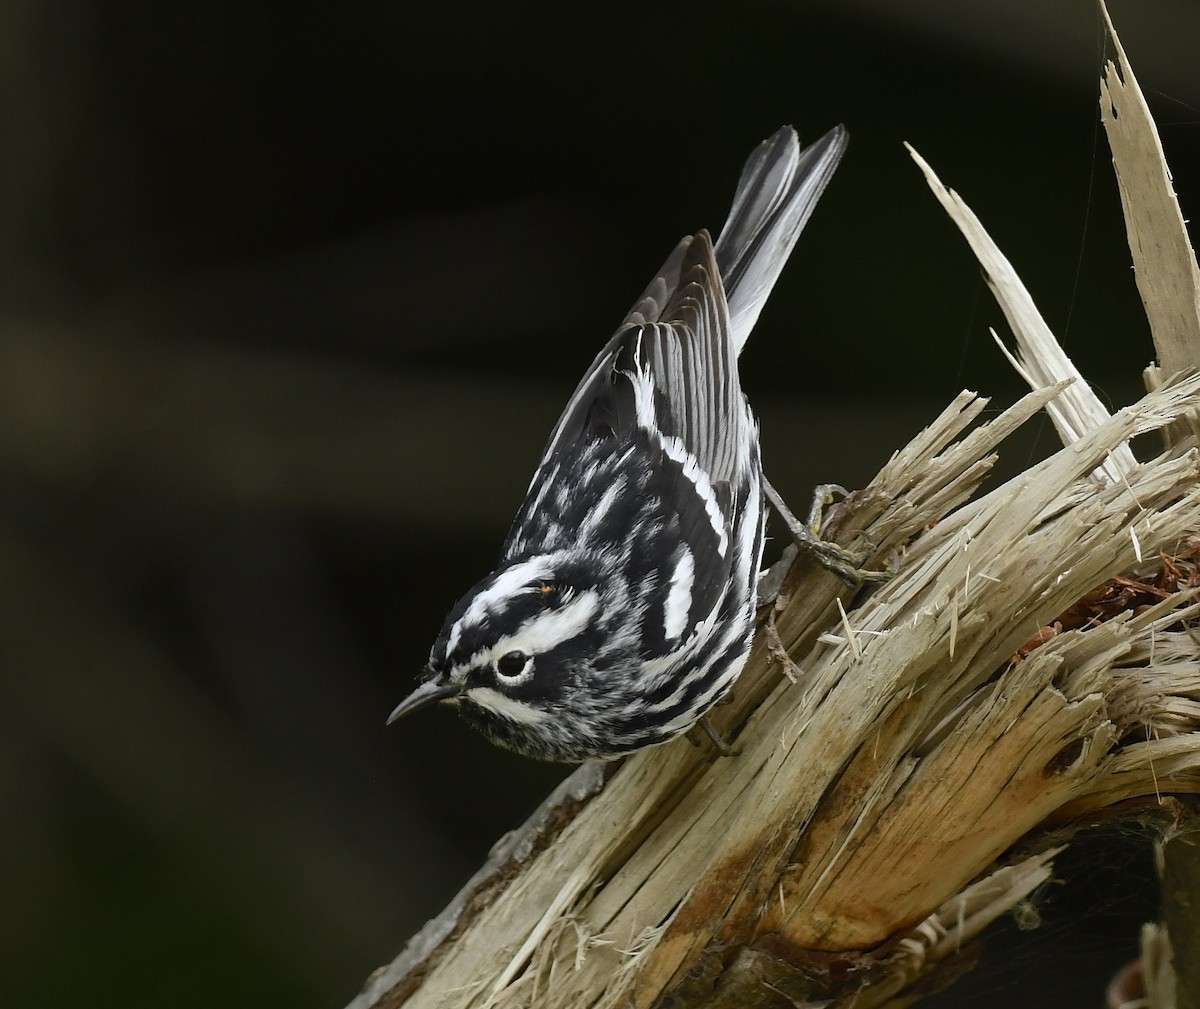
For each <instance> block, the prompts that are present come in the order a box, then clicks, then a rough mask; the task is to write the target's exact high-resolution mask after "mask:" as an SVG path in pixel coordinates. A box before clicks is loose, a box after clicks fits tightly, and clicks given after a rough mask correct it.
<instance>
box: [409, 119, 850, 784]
mask: <svg viewBox="0 0 1200 1009" xmlns="http://www.w3.org/2000/svg"><path fill="white" fill-rule="evenodd" d="M845 146H846V133H845V130H844V129H843V128H842V127H837V128H836V129H834V130H832V131H830V132H829V133H827V134H826V135H825V136H824V137H822V138H821V139H820V140H818V141H817V142H816V143H814V144H812V145H810V146H808V147H807V148H802V147H801V146H800V144H799V141H798V140H797V137H796V134H795V131H794V130H792V129H791V128H790V127H785V128H783V129H781V130H779V131H778V132H777V133H775V135H774V136H772V137H771V138H770V139H768V140H766V141H765V142H764V143H763V144H761V145H760V146H759V148H758V149H757V150H756V151H755V152H754V153H753V154H752V155H751V157H750V159H749V160H748V161H747V163H746V166H745V168H744V169H743V171H742V175H741V178H740V180H739V182H738V187H737V191H736V194H735V196H734V202H733V207H732V208H731V210H730V212H729V218H728V220H727V221H726V222H725V226H724V228H723V229H722V231H721V234H720V237H719V238H718V239H717V242H716V244H715V246H714V245H713V243H712V241H711V239H710V238H709V235H708V233H707V232H706V231H700V232H698V233H697V234H695V235H692V236H690V237H688V238H685V239H683V240H682V241H681V242H680V243H679V245H677V246H676V248H675V251H674V252H672V253H671V255H670V257H669V258H668V259H667V261H666V263H665V264H664V266H663V268H662V270H661V271H660V272H659V274H658V276H656V277H655V279H654V280H653V281H652V282H651V284H650V286H649V287H648V288H647V289H646V291H645V293H644V294H643V295H642V297H641V298H640V299H639V300H638V302H637V304H636V305H634V307H633V309H632V310H631V311H630V313H629V315H628V316H627V317H626V319H625V321H624V322H623V323H622V325H621V327H620V328H619V329H618V330H617V332H616V334H615V335H614V336H613V337H612V339H611V340H610V341H609V342H608V344H607V345H606V346H605V347H604V349H603V350H602V351H601V352H600V353H599V354H598V355H597V356H596V359H595V360H594V361H593V362H592V365H591V367H590V368H589V369H588V371H587V373H586V374H585V375H584V377H583V380H582V381H581V382H580V383H579V386H578V388H576V390H575V392H574V394H573V395H572V396H571V399H570V401H569V402H568V403H567V406H566V409H565V410H564V411H563V414H562V416H561V418H560V419H559V421H558V423H557V425H556V426H555V428H554V431H553V432H552V434H551V436H550V440H549V443H548V444H547V446H546V449H545V452H544V453H543V456H542V459H541V462H540V464H539V466H538V469H537V471H536V473H535V474H534V477H533V481H532V482H531V483H530V485H529V490H528V493H527V496H526V499H525V502H524V503H523V504H522V506H521V509H520V511H519V512H518V513H517V516H516V519H515V520H514V522H513V525H512V528H511V529H510V531H509V534H508V540H507V542H506V543H505V546H504V550H503V553H502V556H501V563H500V566H499V567H498V568H497V569H496V570H495V571H494V572H492V573H491V574H490V575H488V576H487V577H486V578H484V579H483V580H482V581H481V582H479V583H478V584H477V585H476V586H475V587H474V588H472V589H471V590H470V591H469V592H468V593H467V594H466V595H465V596H463V598H462V599H461V600H459V602H458V603H457V605H456V606H455V607H454V609H453V610H452V611H451V612H450V614H449V616H448V617H447V618H446V622H445V624H444V626H443V627H442V631H441V633H440V635H439V636H438V639H437V642H436V643H435V644H434V646H433V651H432V653H431V654H430V657H429V665H428V668H427V677H426V679H425V681H424V682H423V683H422V684H421V685H420V686H419V687H418V688H417V689H416V690H415V691H414V692H413V693H412V694H411V695H410V696H409V697H408V698H406V699H405V700H404V701H403V702H402V703H401V704H400V705H399V706H398V707H397V708H396V710H395V711H394V712H393V713H392V716H391V718H390V719H389V721H394V720H395V719H396V718H398V717H400V716H401V715H403V714H405V713H407V712H409V711H411V710H413V709H415V708H418V707H421V706H423V705H425V704H428V703H432V702H434V701H438V700H448V701H453V702H454V703H456V704H457V706H458V707H459V709H460V710H461V712H462V714H463V715H464V716H465V717H466V718H467V719H468V720H469V721H470V722H472V723H473V724H474V725H475V726H476V727H478V728H479V729H481V730H482V731H483V732H484V733H486V734H487V735H488V736H489V737H491V739H492V740H493V741H495V742H496V743H499V744H500V745H502V746H506V747H508V748H510V749H512V750H516V751H517V752H519V753H523V754H526V755H528V756H532V757H538V758H542V759H550V760H564V761H577V760H582V759H585V758H587V757H614V756H618V755H620V754H623V753H628V752H629V751H631V750H636V749H639V748H641V747H643V746H649V745H651V744H654V743H661V742H664V741H665V740H668V739H671V738H673V737H674V736H677V735H679V734H680V733H682V732H685V731H686V730H687V729H689V728H690V727H691V726H692V725H694V724H695V723H696V722H697V720H699V719H700V718H701V717H702V716H703V715H704V713H705V712H707V711H708V710H709V709H710V708H711V707H712V706H713V705H714V704H716V703H717V702H718V701H719V700H720V699H721V698H722V697H723V696H724V695H725V694H726V693H727V692H728V691H729V689H730V687H731V686H732V685H733V682H734V680H735V679H736V678H737V675H738V673H739V672H740V671H741V668H742V666H743V665H744V663H745V660H746V656H747V654H748V652H749V649H750V642H751V637H752V635H753V630H754V609H755V584H756V581H757V577H758V571H759V565H760V561H761V557H762V548H763V530H764V524H765V514H766V512H765V507H764V500H763V479H762V469H761V464H760V461H759V446H758V425H757V422H756V421H755V419H754V416H753V414H752V413H751V412H750V407H749V405H748V403H747V402H746V397H745V395H744V394H743V393H742V389H741V385H740V383H739V380H738V366H737V359H738V355H739V353H740V352H741V349H742V347H743V346H744V345H745V343H746V340H747V338H748V337H749V335H750V331H751V329H752V328H753V327H754V323H755V321H756V320H757V319H758V315H759V312H760V311H761V310H762V307H763V304H764V303H765V301H766V299H767V296H768V295H769V294H770V292H771V288H772V287H773V286H774V284H775V281H776V280H777V279H778V277H779V273H780V271H781V270H782V269H783V266H784V263H785V262H786V261H787V258H788V256H789V255H790V254H791V251H792V248H793V247H794V245H795V243H796V240H797V238H798V237H799V235H800V231H801V229H802V228H803V227H804V224H805V222H806V221H807V220H808V217H809V214H810V213H811V212H812V209H813V207H814V206H815V204H816V202H817V200H818V198H819V197H820V195H821V193H822V192H823V191H824V189H825V186H826V184H827V183H828V181H829V179H830V177H831V175H832V174H833V171H834V169H835V168H836V167H837V164H838V162H839V160H840V159H841V156H842V153H843V151H844V149H845Z"/></svg>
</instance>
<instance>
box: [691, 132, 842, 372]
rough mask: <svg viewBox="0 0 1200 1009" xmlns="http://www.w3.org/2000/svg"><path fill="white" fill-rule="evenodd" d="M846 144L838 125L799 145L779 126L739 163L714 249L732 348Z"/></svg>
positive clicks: (754, 316)
mask: <svg viewBox="0 0 1200 1009" xmlns="http://www.w3.org/2000/svg"><path fill="white" fill-rule="evenodd" d="M846 141H847V134H846V130H845V127H842V126H836V127H834V128H833V129H832V130H830V131H829V132H828V133H826V134H825V135H824V136H823V137H821V139H820V140H818V141H816V142H815V143H812V144H809V146H808V147H804V148H802V147H801V146H800V141H799V139H798V138H797V136H796V131H795V130H794V129H792V128H791V127H790V126H785V127H783V128H782V129H780V130H778V131H776V133H775V134H774V135H773V136H772V137H770V138H769V139H767V140H764V141H763V142H762V143H761V144H760V145H759V146H758V149H757V150H756V151H755V152H754V153H753V154H751V155H750V157H749V159H748V160H747V161H746V166H745V168H743V169H742V175H741V178H740V179H738V186H737V192H736V194H735V195H734V198H733V206H732V208H730V211H729V217H728V218H727V219H726V221H725V226H724V227H723V228H722V229H721V234H720V236H719V237H718V238H717V243H716V247H715V253H716V260H717V266H718V267H719V268H720V271H721V280H722V282H723V284H724V287H725V295H726V298H727V299H728V302H729V322H730V331H731V336H732V337H733V344H734V347H735V348H736V350H737V351H738V353H741V350H742V347H743V346H744V345H745V343H746V340H747V338H748V337H749V336H750V331H751V330H752V329H753V328H754V324H755V322H757V321H758V315H759V313H760V312H761V311H762V307H763V305H764V304H765V303H766V300H767V297H768V295H770V293H771V289H772V288H773V287H774V286H775V281H776V280H778V279H779V274H780V272H781V271H782V270H783V267H784V264H785V263H786V262H787V259H788V256H790V255H791V252H792V249H793V248H794V247H795V245H796V240H797V239H798V238H799V237H800V232H801V231H802V230H803V228H804V225H805V223H807V221H808V218H809V215H810V214H811V213H812V210H813V207H815V206H816V204H817V200H819V199H820V198H821V194H822V193H823V192H824V191H825V187H826V185H828V184H829V180H830V178H832V176H833V172H834V169H835V168H837V166H838V162H839V161H841V159H842V154H843V152H844V151H845V150H846Z"/></svg>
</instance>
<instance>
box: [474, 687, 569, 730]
mask: <svg viewBox="0 0 1200 1009" xmlns="http://www.w3.org/2000/svg"><path fill="white" fill-rule="evenodd" d="M466 696H467V697H468V698H470V700H471V701H472V702H473V703H474V704H478V705H479V706H480V707H481V708H486V709H487V710H488V711H492V712H495V713H496V714H497V715H501V716H502V717H504V718H507V719H508V720H509V721H512V722H519V723H521V724H522V725H538V724H540V723H542V722H545V721H547V720H548V719H550V718H551V717H552V714H551V712H549V711H543V710H542V709H541V708H534V707H531V706H530V705H528V704H524V703H522V702H521V701H514V700H513V699H512V698H511V697H507V696H505V695H504V694H502V693H500V691H499V690H493V689H492V688H491V687H475V688H474V689H473V690H468V691H467V693H466Z"/></svg>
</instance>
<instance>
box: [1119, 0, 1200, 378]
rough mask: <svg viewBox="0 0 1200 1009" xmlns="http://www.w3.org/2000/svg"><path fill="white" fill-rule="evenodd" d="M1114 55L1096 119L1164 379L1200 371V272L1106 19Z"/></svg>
mask: <svg viewBox="0 0 1200 1009" xmlns="http://www.w3.org/2000/svg"><path fill="white" fill-rule="evenodd" d="M1101 10H1102V11H1103V13H1104V20H1105V23H1106V24H1107V26H1108V31H1109V35H1110V36H1111V38H1112V41H1113V45H1114V47H1115V48H1116V51H1117V59H1116V61H1115V62H1113V61H1111V60H1110V61H1109V62H1108V64H1107V65H1106V66H1105V69H1104V76H1103V77H1102V78H1101V79H1100V117H1101V120H1102V121H1103V123H1104V129H1105V131H1106V132H1107V133H1108V146H1109V147H1110V148H1111V149H1112V158H1113V167H1114V168H1115V169H1116V173H1117V185H1118V187H1119V188H1120V191H1121V206H1122V208H1123V210H1124V212H1125V229H1126V233H1127V234H1128V236H1129V249H1130V252H1131V253H1132V254H1133V269H1134V276H1135V277H1136V279H1137V286H1138V291H1139V292H1140V293H1141V296H1142V304H1143V305H1144V306H1145V309H1146V318H1147V319H1148V320H1149V322H1150V333H1151V335H1152V336H1153V338H1154V346H1155V348H1156V349H1157V351H1158V363H1159V366H1160V368H1161V369H1162V372H1163V374H1165V375H1172V374H1175V373H1176V372H1179V371H1183V370H1185V369H1188V368H1196V367H1200V269H1197V266H1196V254H1195V252H1194V251H1193V250H1192V246H1191V243H1190V242H1189V241H1188V235H1187V228H1186V227H1185V225H1184V221H1183V213H1182V212H1181V211H1180V209H1179V200H1178V199H1177V198H1176V196H1175V189H1174V186H1173V184H1172V181H1171V171H1170V169H1169V168H1168V167H1167V161H1166V158H1165V157H1164V155H1163V149H1162V141H1161V140H1160V139H1159V135H1158V129H1157V127H1156V126H1155V125H1154V119H1153V118H1152V117H1151V115H1150V109H1149V107H1148V106H1147V105H1146V99H1145V97H1144V96H1143V95H1142V89H1141V87H1140V86H1139V85H1138V82H1137V78H1136V77H1135V76H1134V74H1133V68H1132V67H1131V66H1130V65H1129V59H1128V57H1127V56H1126V55H1125V50H1124V48H1123V47H1122V46H1121V40H1120V39H1119V38H1118V37H1117V33H1116V31H1115V29H1114V28H1113V25H1112V20H1111V19H1110V18H1109V16H1108V11H1107V10H1105V9H1104V7H1103V5H1101Z"/></svg>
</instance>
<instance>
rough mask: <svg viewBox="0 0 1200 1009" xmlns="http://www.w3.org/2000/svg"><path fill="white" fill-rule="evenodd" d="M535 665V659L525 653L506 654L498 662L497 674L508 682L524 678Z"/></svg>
mask: <svg viewBox="0 0 1200 1009" xmlns="http://www.w3.org/2000/svg"><path fill="white" fill-rule="evenodd" d="M531 665H533V657H532V656H529V655H526V654H525V653H524V652H505V653H504V654H503V655H501V656H500V658H498V659H497V660H496V672H497V674H498V675H500V676H503V677H504V678H505V679H507V680H515V679H516V678H517V677H519V676H523V675H524V674H525V673H526V672H527V671H528V670H529V667H530V666H531Z"/></svg>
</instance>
